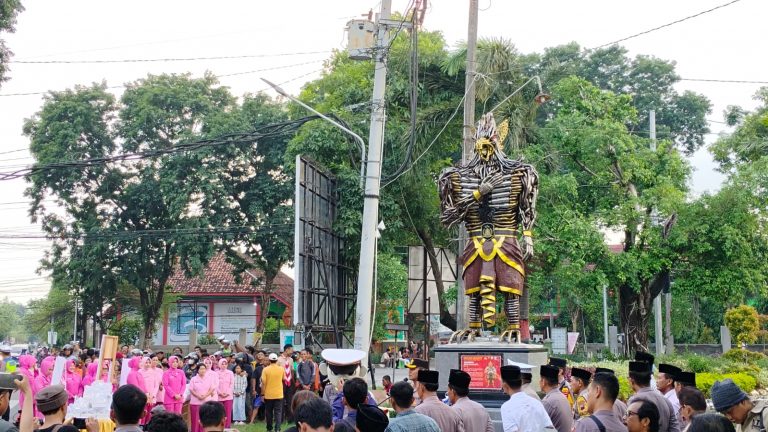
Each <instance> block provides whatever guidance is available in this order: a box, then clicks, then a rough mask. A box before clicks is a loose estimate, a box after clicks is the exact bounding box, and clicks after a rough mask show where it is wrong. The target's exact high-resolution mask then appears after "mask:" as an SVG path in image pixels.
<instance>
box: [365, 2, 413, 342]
mask: <svg viewBox="0 0 768 432" xmlns="http://www.w3.org/2000/svg"><path fill="white" fill-rule="evenodd" d="M391 10H392V0H382V2H381V12H380V13H379V16H378V18H377V23H376V24H377V35H376V46H375V47H374V55H375V60H376V61H375V67H374V76H373V100H372V111H371V130H370V134H369V136H368V160H367V163H366V167H367V168H366V171H365V172H366V176H365V194H364V195H363V196H364V201H363V228H362V232H361V239H360V267H359V270H358V278H357V307H356V308H355V309H356V311H355V339H354V348H355V349H358V350H361V351H363V352H364V353H365V355H366V357H367V356H368V351H369V350H370V347H371V319H372V317H371V306H372V305H373V278H374V266H375V261H376V226H377V225H378V223H379V191H380V189H381V160H382V153H383V142H384V123H385V122H386V119H387V113H386V108H385V100H384V90H385V87H386V84H387V59H386V56H387V48H388V47H389V34H388V29H389V26H390V25H391V23H390V22H389V17H390V13H391ZM396 24H400V25H402V23H400V22H398V23H396Z"/></svg>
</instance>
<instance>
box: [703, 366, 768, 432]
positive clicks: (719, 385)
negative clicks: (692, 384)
mask: <svg viewBox="0 0 768 432" xmlns="http://www.w3.org/2000/svg"><path fill="white" fill-rule="evenodd" d="M710 394H711V395H712V404H713V405H714V406H715V410H716V411H718V412H719V413H721V414H723V415H724V416H726V417H728V420H730V421H731V422H733V423H735V424H737V425H740V426H741V432H764V431H765V429H766V427H768V409H766V408H768V402H766V401H765V400H759V401H753V400H752V399H750V398H749V396H747V394H746V393H744V391H743V390H742V389H740V388H739V387H738V386H737V385H736V384H735V383H734V382H733V380H732V379H730V378H726V379H724V380H722V381H715V384H713V385H712V388H711V389H710Z"/></svg>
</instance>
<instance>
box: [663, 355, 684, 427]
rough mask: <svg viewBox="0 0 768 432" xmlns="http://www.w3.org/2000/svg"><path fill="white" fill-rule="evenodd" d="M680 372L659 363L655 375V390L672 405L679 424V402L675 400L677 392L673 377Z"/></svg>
mask: <svg viewBox="0 0 768 432" xmlns="http://www.w3.org/2000/svg"><path fill="white" fill-rule="evenodd" d="M682 371H683V370H682V369H680V368H679V367H677V366H672V365H670V364H666V363H659V372H658V373H656V388H657V389H658V390H659V391H660V392H661V394H663V395H664V397H665V398H667V400H668V401H669V403H670V404H672V409H673V410H674V411H675V416H677V422H678V423H680V402H679V401H678V400H677V392H676V391H675V377H676V376H677V374H679V373H680V372H682Z"/></svg>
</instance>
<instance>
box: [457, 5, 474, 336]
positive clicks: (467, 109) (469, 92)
mask: <svg viewBox="0 0 768 432" xmlns="http://www.w3.org/2000/svg"><path fill="white" fill-rule="evenodd" d="M478 2H479V0H469V25H468V30H467V66H466V76H465V78H464V92H465V97H464V127H463V133H462V137H463V143H462V146H461V161H462V163H463V164H466V163H467V162H469V160H470V159H472V154H473V152H474V149H475V143H474V136H475V134H474V127H475V71H476V68H475V66H476V61H477V54H476V52H475V51H476V49H477V13H478ZM467 237H468V236H467V230H466V228H464V226H463V225H462V227H461V228H459V245H458V251H457V254H456V261H457V268H458V269H461V268H462V263H461V254H462V252H463V251H464V248H465V247H466V245H467V240H468V239H467ZM458 282H459V293H458V295H457V296H456V330H463V329H466V328H467V327H468V323H467V299H466V296H465V295H464V278H462V277H459V280H458Z"/></svg>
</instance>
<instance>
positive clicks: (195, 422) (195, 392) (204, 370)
mask: <svg viewBox="0 0 768 432" xmlns="http://www.w3.org/2000/svg"><path fill="white" fill-rule="evenodd" d="M214 375H215V372H213V371H209V370H208V366H207V365H206V364H205V363H202V364H200V365H199V366H198V367H197V375H195V376H194V377H192V380H190V381H189V393H190V398H189V422H190V423H191V426H192V427H191V429H190V432H202V430H203V428H202V427H201V426H200V405H202V404H204V403H206V402H208V401H212V400H215V399H214V395H215V394H216V380H214Z"/></svg>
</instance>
